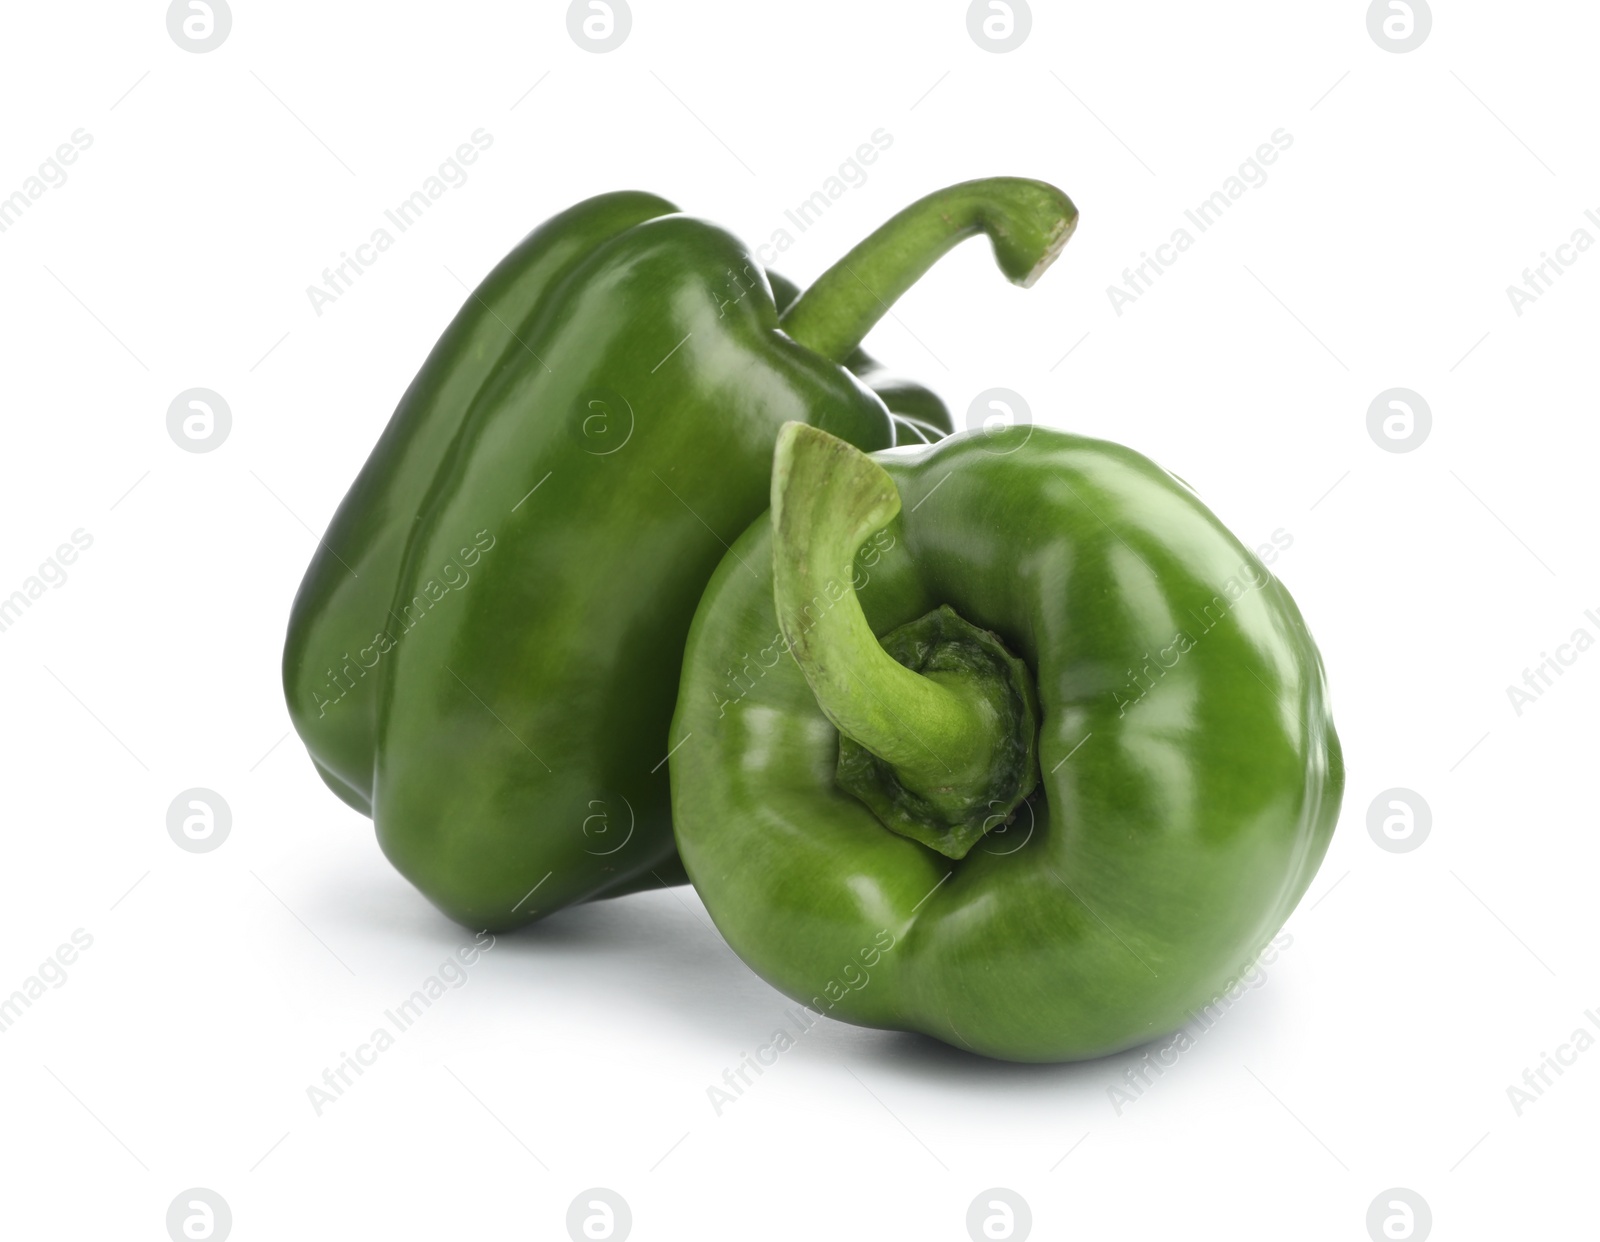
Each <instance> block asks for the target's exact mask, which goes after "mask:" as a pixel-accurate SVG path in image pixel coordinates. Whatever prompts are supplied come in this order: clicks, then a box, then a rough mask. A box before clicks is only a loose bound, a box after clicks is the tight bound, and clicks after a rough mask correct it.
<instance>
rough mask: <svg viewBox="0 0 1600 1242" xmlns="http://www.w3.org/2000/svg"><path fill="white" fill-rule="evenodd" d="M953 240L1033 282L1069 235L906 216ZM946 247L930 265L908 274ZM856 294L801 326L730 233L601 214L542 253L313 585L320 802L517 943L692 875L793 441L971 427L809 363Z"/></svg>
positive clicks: (964, 215)
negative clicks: (709, 668) (690, 671)
mask: <svg viewBox="0 0 1600 1242" xmlns="http://www.w3.org/2000/svg"><path fill="white" fill-rule="evenodd" d="M941 217H942V218H944V219H946V220H950V219H954V220H956V221H957V222H958V223H959V228H957V227H953V226H951V225H948V224H945V225H941V226H940V228H939V230H938V231H939V232H940V234H941V236H942V237H943V238H944V248H948V245H950V244H954V241H955V240H958V239H959V237H960V236H966V235H969V234H971V233H974V232H980V231H981V232H988V233H989V234H990V235H991V236H992V237H993V238H994V239H995V244H996V248H997V253H998V254H1000V256H1001V258H1002V266H1003V267H1005V269H1006V271H1007V274H1008V275H1012V276H1013V277H1014V278H1021V276H1024V275H1027V274H1029V273H1030V272H1032V270H1033V269H1034V268H1037V267H1042V266H1043V264H1044V263H1045V262H1047V261H1048V258H1049V257H1053V254H1054V249H1053V248H1052V247H1053V246H1054V243H1055V241H1056V240H1057V239H1061V240H1064V236H1065V233H1066V232H1067V231H1070V223H1071V219H1072V217H1073V212H1072V208H1071V204H1070V203H1069V202H1067V200H1066V199H1065V197H1064V196H1062V195H1061V194H1060V193H1059V192H1058V191H1055V190H1052V189H1050V188H1049V187H1047V186H1042V185H1040V184H1038V183H1035V182H1026V181H1018V180H1012V179H996V180H993V181H985V182H976V183H971V184H969V185H966V186H958V187H954V188H953V189H951V190H946V191H942V192H940V193H938V194H935V195H931V196H929V198H927V199H924V200H923V201H922V202H920V203H918V204H915V205H914V206H913V207H911V208H908V209H907V211H906V212H903V213H901V216H899V217H896V220H898V221H902V222H903V221H905V220H911V221H913V222H916V221H923V220H926V219H930V218H941ZM893 223H894V222H891V224H893ZM885 228H886V229H887V230H888V231H887V233H885V232H884V231H883V230H880V234H882V236H880V235H879V234H875V235H874V237H873V238H869V239H868V240H867V241H866V242H864V243H863V244H862V246H860V247H858V248H857V250H856V251H853V252H852V255H851V256H847V258H846V262H850V261H852V259H854V261H856V262H858V263H860V264H861V265H862V266H863V268H864V269H867V270H870V268H871V266H872V264H873V263H874V262H881V261H882V252H883V251H884V250H885V248H886V247H889V248H892V247H893V246H894V245H898V244H900V243H901V242H903V240H904V237H905V229H904V228H903V227H902V226H896V227H893V228H890V227H889V226H885ZM1013 238H1020V239H1021V241H1020V242H1018V241H1013V240H1012V239H1013ZM1029 246H1031V247H1033V249H1034V253H1033V254H1032V256H1031V259H1029V260H1028V262H1027V263H1026V265H1025V270H1021V271H1019V270H1018V269H1017V268H1016V264H1017V263H1019V262H1022V258H1026V256H1022V258H1019V257H1018V254H1019V248H1025V247H1029ZM938 253H942V250H940V249H938V248H930V247H928V246H927V245H919V247H918V254H917V263H918V264H920V266H919V267H917V268H916V273H917V274H920V271H921V270H923V269H925V268H926V267H927V266H928V264H930V263H931V262H932V261H933V259H934V258H936V257H937V254H938ZM874 256H878V258H877V259H874ZM900 267H901V268H902V269H905V270H909V269H906V265H905V264H904V263H901V264H900ZM1033 274H1036V272H1033ZM906 283H907V284H909V280H908V281H907V282H906ZM903 288H904V286H902V287H901V288H899V289H894V290H892V291H887V292H886V297H887V298H888V300H892V299H893V298H894V297H896V296H898V295H899V293H900V292H902V291H903ZM858 300H859V292H858V291H856V290H854V289H852V288H850V287H849V281H848V279H841V276H840V274H839V273H838V272H834V273H830V274H828V275H825V276H824V277H823V279H822V280H821V281H819V282H818V284H817V285H816V286H815V287H813V288H812V289H811V290H810V291H808V292H807V293H806V294H805V295H804V296H803V297H801V298H800V299H799V300H798V301H796V302H795V303H794V304H793V306H791V307H789V308H788V310H787V312H786V315H785V317H784V318H783V319H782V320H781V321H780V318H779V315H778V308H777V304H776V302H775V300H774V293H773V287H772V286H771V285H770V284H769V282H768V279H767V277H766V275H765V274H764V273H763V272H762V271H761V269H760V267H759V266H757V265H756V264H755V263H754V261H753V260H752V259H751V258H750V256H749V254H748V253H747V251H746V250H745V248H744V247H743V246H742V245H741V244H740V243H739V242H738V241H737V240H736V239H735V238H733V237H732V236H730V235H729V234H728V233H726V232H724V231H722V230H721V229H718V228H716V227H715V226H713V225H710V224H707V223H705V222H704V221H701V220H697V219H693V218H690V217H686V216H683V215H679V214H677V212H676V209H675V208H674V207H673V206H672V205H671V204H670V203H668V202H666V201H664V200H662V199H659V198H656V197H655V196H653V195H649V194H640V193H622V194H608V195H603V196H601V197H599V198H595V199H591V200H589V201H587V202H584V203H581V204H579V205H578V206H576V207H574V208H572V209H571V210H569V211H567V212H564V213H563V214H562V215H560V216H557V217H556V218H554V219H553V220H551V221H549V222H548V223H547V224H545V225H544V226H542V227H541V228H539V229H538V230H536V231H535V232H534V233H532V234H531V235H530V236H529V237H528V238H527V239H526V240H524V241H523V242H522V243H521V244H520V245H519V246H518V247H517V249H516V250H515V251H513V252H512V254H511V255H509V256H508V257H507V258H506V259H505V260H504V261H502V262H501V264H500V265H499V266H498V267H496V268H495V270H494V271H493V272H492V273H491V274H490V275H489V276H488V278H487V279H486V280H485V281H484V283H483V284H482V285H481V286H480V287H479V289H478V290H477V291H476V292H475V293H474V294H473V296H472V298H471V299H470V300H469V301H468V302H467V304H466V305H465V306H464V307H463V308H462V310H461V312H460V313H459V314H458V315H457V317H456V318H455V320H454V321H453V322H452V323H451V324H450V326H449V328H448V329H447V330H446V332H445V334H444V336H443V337H442V338H441V339H440V341H439V343H438V344H437V345H436V346H435V348H434V350H433V352H432V353H431V354H430V355H429V357H428V360H427V362H426V363H425V364H424V366H423V368H422V370H421V372H420V373H419V374H418V375H417V377H416V379H415V381H414V382H413V383H412V385H411V387H410V388H409V389H408V390H407V392H406V394H405V396H404V397H403V399H402V400H401V403H400V406H399V408H398V409H397V410H396V412H395V415H394V417H393V419H392V420H391V421H390V423H389V426H388V428H387V430H386V431H385V432H384V434H383V436H382V438H381V439H380V441H379V442H378V445H377V447H376V448H375V449H374V451H373V454H372V456H371V458H370V459H369V460H368V462H367V464H366V466H365V467H364V468H363V470H362V471H361V474H360V476H359V477H358V478H357V480H356V482H355V484H354V486H353V487H352V488H351V491H350V493H349V495H348V496H346V498H345V500H344V503H343V504H342V505H341V506H340V508H339V511H338V512H337V514H336V515H335V517H334V519H333V522H332V524H331V525H330V527H329V529H328V532H327V534H326V536H325V537H324V538H323V540H322V541H321V544H320V546H319V547H318V549H317V552H316V554H315V556H314V558H313V560H312V563H311V566H310V568H309V569H308V571H307V573H306V577H305V580H304V582H303V583H302V585H301V588H300V593H299V595H298V597H297V598H296V600H295V604H294V608H293V612H292V614H291V617H290V622H289V633H288V640H287V643H286V645H285V649H284V685H285V691H286V694H287V698H288V702H289V708H290V714H291V717H292V719H293V721H294V724H295V727H296V729H297V730H298V731H299V734H300V736H301V738H302V739H303V740H304V741H305V743H306V746H307V748H308V749H309V750H310V752H311V754H312V757H313V759H314V761H315V762H316V765H317V770H318V771H319V772H320V773H321V775H322V776H323V779H324V780H325V781H326V782H327V783H328V784H329V786H331V787H332V788H333V790H334V791H335V792H336V793H338V794H339V796H340V797H342V798H343V799H344V800H345V801H346V802H348V803H350V804H351V805H352V806H354V807H356V808H357V809H359V810H361V811H363V812H366V813H368V814H370V815H372V817H373V819H374V822H375V825H376V828H377V835H378V840H379V843H380V845H381V846H382V848H383V850H384V852H385V853H386V854H387V856H388V857H389V859H390V860H391V861H392V862H393V863H394V865H395V866H396V867H397V868H398V869H399V870H400V871H401V873H402V874H404V875H405V876H406V877H407V878H408V879H409V880H411V882H412V883H414V884H415V885H416V886H417V887H418V888H419V889H421V890H422V892H423V893H424V894H426V895H427V896H428V897H429V898H430V899H431V900H432V901H433V902H434V903H435V904H436V905H438V906H439V908H440V909H442V910H443V911H444V912H445V913H446V914H448V915H449V916H450V917H452V918H454V919H456V920H458V921H459V922H461V923H464V924H466V925H468V926H470V927H474V928H491V929H502V928H508V927H512V926H516V925H517V924H520V923H524V922H527V921H529V920H531V919H534V918H538V917H540V916H542V915H545V914H548V913H550V912H551V911H553V910H556V909H559V908H561V907H562V906H565V905H568V904H570V903H572V902H576V901H584V900H589V899H591V898H596V897H605V896H613V895H616V894H619V893H624V892H629V891H632V890H634V889H637V888H641V887H647V886H653V885H655V884H657V883H669V882H681V881H682V879H683V873H682V870H681V867H679V865H678V863H677V860H676V857H675V854H674V848H673V839H672V831H671V822H670V806H669V802H670V799H669V792H668V767H667V763H666V758H667V748H668V744H667V727H668V724H669V722H670V719H671V714H672V708H673V703H674V697H675V694H676V690H677V682H678V671H679V667H680V661H681V656H682V649H683V642H684V638H685V636H686V635H687V632H688V627H689V621H690V619H691V617H692V616H693V612H694V607H695V604H696V603H697V602H698V600H699V596H700V591H701V588H702V587H703V586H704V584H705V582H706V579H707V578H708V577H709V576H710V575H711V572H712V570H713V569H714V568H715V567H716V564H717V562H718V561H719V560H720V558H721V556H722V554H723V552H724V551H725V549H726V547H727V540H730V539H732V538H734V537H736V535H737V534H738V532H739V531H741V530H743V529H744V527H745V526H747V525H748V524H749V522H750V521H751V520H752V519H753V518H754V517H755V516H756V515H757V514H759V513H760V512H761V510H762V509H763V508H764V507H765V505H766V503H767V489H768V475H769V472H770V465H771V459H772V450H773V445H774V443H775V440H776V437H777V433H778V429H779V427H780V426H781V425H782V424H783V423H785V422H786V421H789V420H800V421H804V422H807V423H814V424H816V425H817V426H820V427H826V428H828V429H829V430H830V431H831V432H833V433H835V434H837V435H839V436H841V437H843V438H844V439H846V440H848V441H850V442H851V443H854V444H858V445H860V446H861V447H863V448H869V449H870V448H882V447H886V446H889V445H891V444H893V443H896V442H897V441H913V442H915V441H921V440H926V439H930V438H936V437H937V436H939V435H940V434H942V433H943V432H944V431H945V430H948V427H949V421H948V416H947V415H944V412H943V407H942V406H941V405H940V404H939V403H938V399H937V398H935V397H933V396H932V394H929V393H927V392H926V391H925V390H920V389H917V388H915V387H914V386H911V385H907V384H904V383H901V382H898V381H893V380H890V379H888V378H886V377H884V376H882V375H881V373H879V372H878V371H877V369H876V368H875V366H874V365H873V364H872V363H871V361H870V360H869V359H867V358H865V356H864V355H861V354H860V353H859V351H858V350H857V349H856V348H855V345H854V343H852V346H851V348H850V349H847V350H845V351H843V353H842V354H841V355H840V356H839V357H838V358H837V359H835V358H834V356H833V355H832V354H827V355H821V354H819V353H817V352H816V351H815V350H814V349H812V348H810V347H808V342H807V338H806V336H805V332H806V330H807V326H808V325H809V326H810V330H815V331H825V330H826V328H827V326H828V324H829V322H830V321H831V319H832V317H833V316H835V315H837V314H839V313H845V314H849V313H853V310H852V308H853V307H854V306H855V304H856V302H857V301H858ZM851 366H853V367H855V368H857V369H859V370H860V371H861V372H862V373H863V374H864V375H865V377H866V378H867V379H868V380H869V381H871V382H874V383H878V384H881V385H882V388H883V392H884V396H883V397H880V396H879V395H877V394H875V393H874V392H873V391H872V390H871V389H869V388H868V387H867V386H866V385H865V384H864V383H863V382H861V380H860V379H858V378H857V377H856V376H855V375H853V374H852V373H851V371H850V370H849V369H848V367H851ZM886 401H887V402H889V403H890V404H889V405H887V406H886V404H885V402H886ZM891 407H892V408H893V409H895V410H898V411H900V413H896V414H891Z"/></svg>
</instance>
